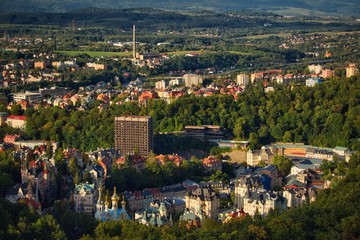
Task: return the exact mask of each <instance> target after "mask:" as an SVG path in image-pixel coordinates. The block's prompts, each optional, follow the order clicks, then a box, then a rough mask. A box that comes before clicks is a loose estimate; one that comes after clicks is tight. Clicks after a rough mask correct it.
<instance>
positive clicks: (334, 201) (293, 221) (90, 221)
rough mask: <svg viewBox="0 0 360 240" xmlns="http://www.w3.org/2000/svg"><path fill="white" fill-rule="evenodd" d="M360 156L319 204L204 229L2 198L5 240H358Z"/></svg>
mask: <svg viewBox="0 0 360 240" xmlns="http://www.w3.org/2000/svg"><path fill="white" fill-rule="evenodd" d="M359 164H360V155H359V154H358V153H357V154H355V155H354V156H353V157H352V158H351V160H350V162H349V164H348V166H347V168H348V172H347V174H346V176H345V178H344V179H342V180H339V181H337V182H336V184H335V185H334V186H333V188H330V189H326V190H324V191H323V192H321V193H320V194H319V195H318V198H317V200H316V201H315V202H313V203H311V204H309V205H304V206H302V207H299V208H291V209H289V210H287V211H285V212H279V211H278V210H276V209H275V210H274V211H272V212H270V214H269V215H268V216H267V217H265V218H262V217H260V216H255V217H254V218H251V217H241V218H240V219H236V220H231V221H230V222H228V223H224V224H221V223H218V222H214V221H210V220H205V222H203V224H202V228H188V227H187V226H186V224H185V223H184V222H178V223H174V225H173V226H164V227H154V226H146V225H142V224H139V223H136V222H133V221H120V222H117V221H108V222H98V221H97V220H95V218H94V217H92V216H90V215H88V214H85V213H75V212H73V211H71V210H70V209H71V207H72V206H71V203H70V204H69V203H66V202H56V203H55V205H54V208H53V211H52V213H51V214H47V215H45V216H39V215H38V214H37V213H35V212H34V211H33V210H31V209H29V208H27V207H26V206H25V205H23V204H21V203H18V204H16V205H15V204H11V203H9V202H7V201H5V200H3V199H0V218H1V222H0V238H1V239H35V238H36V239H80V238H81V239H224V240H225V239H277V240H278V239H324V240H325V239H326V240H328V239H358V238H359V237H360V225H359V224H360V221H359V220H360V211H359V208H358V204H359V199H360V192H359V191H358V189H359V188H360V165H359Z"/></svg>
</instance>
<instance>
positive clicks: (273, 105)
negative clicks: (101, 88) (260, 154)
mask: <svg viewBox="0 0 360 240" xmlns="http://www.w3.org/2000/svg"><path fill="white" fill-rule="evenodd" d="M359 101H360V77H359V76H357V77H351V78H332V79H330V80H329V81H326V82H324V83H322V84H319V85H317V86H315V87H313V88H311V87H305V86H277V87H275V91H274V92H269V93H264V90H263V86H262V84H260V85H259V86H253V87H251V88H249V89H247V90H246V91H245V92H244V93H243V94H240V95H239V96H238V99H237V100H234V99H233V97H232V96H231V95H224V94H215V95H214V96H211V97H206V98H203V97H195V96H194V95H187V96H184V97H181V98H179V99H178V100H176V101H174V102H173V103H171V104H166V103H165V102H164V101H162V100H152V101H150V102H149V103H148V104H147V107H139V106H138V104H137V103H136V102H127V103H124V104H122V105H112V106H111V107H110V109H109V110H103V111H99V109H97V108H96V107H95V106H96V105H97V104H99V103H98V102H95V104H94V107H95V108H93V109H92V110H89V111H72V110H64V109H60V108H57V107H48V108H44V107H42V108H40V109H39V110H38V111H35V112H33V111H34V110H30V111H29V112H27V115H28V124H27V128H26V134H27V136H28V137H29V138H32V139H47V140H55V141H59V142H60V143H61V144H62V145H63V146H64V147H65V146H71V147H76V148H80V149H82V150H89V149H95V148H97V147H111V146H112V145H113V132H114V131H113V128H114V117H115V116H119V115H131V114H132V115H150V116H152V117H153V118H154V128H155V132H171V131H177V130H182V129H183V128H184V126H186V125H203V124H212V125H221V126H222V127H225V128H227V129H229V130H230V131H231V132H232V133H233V135H234V136H235V137H236V138H238V139H249V140H250V143H251V145H250V147H251V148H255V147H256V146H257V145H260V144H266V143H270V142H275V141H285V142H304V143H309V144H312V145H315V146H328V147H335V146H347V147H351V148H352V149H354V150H356V149H360V144H359V140H358V136H360V104H359Z"/></svg>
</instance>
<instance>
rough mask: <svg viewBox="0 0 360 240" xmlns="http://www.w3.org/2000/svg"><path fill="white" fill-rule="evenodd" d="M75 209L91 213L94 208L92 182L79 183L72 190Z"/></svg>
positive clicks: (94, 192)
mask: <svg viewBox="0 0 360 240" xmlns="http://www.w3.org/2000/svg"><path fill="white" fill-rule="evenodd" d="M73 199H74V203H75V211H77V212H86V213H90V214H92V213H93V212H94V210H95V199H96V191H95V189H94V184H89V183H81V184H77V185H76V186H75V189H74V191H73Z"/></svg>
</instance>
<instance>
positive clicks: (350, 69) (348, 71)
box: [346, 63, 359, 77]
mask: <svg viewBox="0 0 360 240" xmlns="http://www.w3.org/2000/svg"><path fill="white" fill-rule="evenodd" d="M357 73H359V69H358V68H357V67H356V65H355V64H354V63H350V64H349V66H347V67H346V77H352V76H354V75H355V74H357Z"/></svg>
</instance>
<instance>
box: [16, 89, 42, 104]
mask: <svg viewBox="0 0 360 240" xmlns="http://www.w3.org/2000/svg"><path fill="white" fill-rule="evenodd" d="M13 99H14V101H15V102H20V101H23V100H25V101H28V102H39V101H40V100H41V93H40V92H29V91H26V92H23V93H14V94H13Z"/></svg>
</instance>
